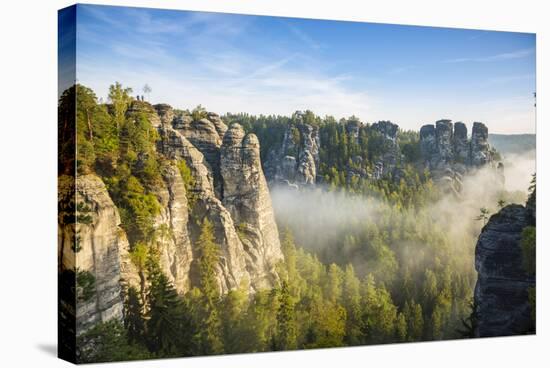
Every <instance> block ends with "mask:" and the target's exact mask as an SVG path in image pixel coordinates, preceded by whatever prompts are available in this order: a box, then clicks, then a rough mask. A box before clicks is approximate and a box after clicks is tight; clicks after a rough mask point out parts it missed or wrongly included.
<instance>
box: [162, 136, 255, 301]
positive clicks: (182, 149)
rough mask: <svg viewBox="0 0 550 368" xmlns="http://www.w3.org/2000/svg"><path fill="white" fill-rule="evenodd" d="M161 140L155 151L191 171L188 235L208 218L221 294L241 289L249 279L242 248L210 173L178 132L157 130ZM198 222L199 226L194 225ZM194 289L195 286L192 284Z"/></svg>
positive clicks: (192, 277) (194, 275) (201, 156)
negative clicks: (217, 249) (217, 259)
mask: <svg viewBox="0 0 550 368" xmlns="http://www.w3.org/2000/svg"><path fill="white" fill-rule="evenodd" d="M159 133H160V136H161V140H160V142H159V147H158V150H159V152H161V153H162V154H163V155H165V156H166V157H167V158H169V159H175V160H184V161H185V162H186V165H187V167H189V169H190V170H191V174H192V177H193V183H192V186H191V187H190V188H189V193H188V197H189V198H192V202H193V205H192V209H191V214H190V216H191V217H192V218H193V219H194V220H195V221H193V222H191V223H190V226H191V231H192V232H193V233H194V234H195V236H194V237H195V238H196V237H197V236H198V234H199V232H200V230H199V228H198V227H199V225H200V221H202V219H204V218H208V219H209V221H210V222H211V223H212V225H213V227H214V232H215V237H216V242H217V244H218V245H219V246H220V250H221V257H220V263H219V270H218V280H219V286H220V291H221V292H227V291H228V290H230V289H234V288H236V287H238V286H240V285H241V283H242V282H245V283H246V284H249V279H250V276H249V275H248V272H247V270H246V262H245V253H244V249H243V245H242V243H241V241H240V239H239V237H238V235H237V232H236V229H235V224H234V222H233V219H232V218H231V214H230V213H229V211H227V209H226V208H225V207H224V206H223V204H222V203H221V201H220V200H219V199H218V198H217V197H216V195H215V192H214V187H213V180H212V177H213V175H212V171H211V168H210V167H209V166H208V163H207V162H206V160H205V157H204V155H203V154H202V153H201V152H200V151H199V150H198V149H197V148H196V147H195V146H194V145H192V144H191V142H189V141H188V140H187V138H185V137H184V136H183V135H182V134H180V133H179V132H178V131H176V130H174V129H172V128H169V127H162V128H160V129H159ZM197 222H199V223H197ZM190 267H191V275H190V278H191V280H192V281H193V280H195V282H196V281H197V272H196V270H195V269H194V268H193V266H192V265H191V266H190ZM195 286H196V284H195Z"/></svg>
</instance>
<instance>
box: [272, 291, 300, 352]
mask: <svg viewBox="0 0 550 368" xmlns="http://www.w3.org/2000/svg"><path fill="white" fill-rule="evenodd" d="M274 345H275V346H274V348H275V350H292V349H296V348H297V345H296V321H295V311H294V302H293V300H292V297H291V295H290V292H289V290H288V284H287V282H286V281H283V282H282V286H281V290H280V297H279V310H278V311H277V334H276V337H275V344H274Z"/></svg>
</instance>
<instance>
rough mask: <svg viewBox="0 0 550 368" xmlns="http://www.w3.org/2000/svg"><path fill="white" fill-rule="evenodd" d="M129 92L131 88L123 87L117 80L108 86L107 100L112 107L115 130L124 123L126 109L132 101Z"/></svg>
mask: <svg viewBox="0 0 550 368" xmlns="http://www.w3.org/2000/svg"><path fill="white" fill-rule="evenodd" d="M131 93H132V89H131V88H124V87H122V84H120V83H119V82H115V84H114V85H111V86H110V87H109V100H110V102H111V104H112V107H113V115H114V121H115V124H116V127H117V130H118V129H119V128H120V127H121V126H122V124H123V123H124V120H125V119H124V117H125V114H126V110H128V106H129V105H130V102H131V101H132V97H131V96H130V94H131Z"/></svg>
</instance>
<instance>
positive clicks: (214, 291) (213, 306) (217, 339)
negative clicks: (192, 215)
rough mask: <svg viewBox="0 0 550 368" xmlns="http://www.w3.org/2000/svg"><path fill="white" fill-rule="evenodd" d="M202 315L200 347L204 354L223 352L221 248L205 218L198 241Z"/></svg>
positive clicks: (210, 224)
mask: <svg viewBox="0 0 550 368" xmlns="http://www.w3.org/2000/svg"><path fill="white" fill-rule="evenodd" d="M196 246H197V250H198V269H199V280H200V291H201V294H202V313H201V318H200V329H201V331H200V332H199V335H200V338H199V340H200V346H201V351H202V352H203V354H219V353H222V352H223V342H222V339H221V333H222V329H221V327H222V326H221V320H220V315H219V303H220V290H219V287H218V281H217V267H218V261H219V248H218V246H217V245H216V243H215V239H214V229H213V226H212V223H211V222H210V221H209V220H208V219H207V218H205V219H204V221H203V223H202V225H201V233H200V236H199V239H198V241H197V244H196Z"/></svg>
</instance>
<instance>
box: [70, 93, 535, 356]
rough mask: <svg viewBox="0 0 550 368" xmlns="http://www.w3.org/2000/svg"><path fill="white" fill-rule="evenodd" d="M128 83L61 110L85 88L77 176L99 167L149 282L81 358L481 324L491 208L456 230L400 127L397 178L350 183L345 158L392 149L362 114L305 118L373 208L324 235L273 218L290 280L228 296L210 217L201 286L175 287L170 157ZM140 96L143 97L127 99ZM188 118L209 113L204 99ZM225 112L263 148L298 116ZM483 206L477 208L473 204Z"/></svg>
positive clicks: (410, 334) (360, 339)
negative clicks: (477, 254) (479, 292)
mask: <svg viewBox="0 0 550 368" xmlns="http://www.w3.org/2000/svg"><path fill="white" fill-rule="evenodd" d="M130 94H131V90H130V89H128V88H124V87H123V86H121V85H120V84H118V83H117V84H115V85H112V86H111V88H110V93H109V104H101V103H99V102H98V99H97V98H96V96H95V94H94V92H93V91H92V90H91V89H89V88H87V87H85V86H81V85H77V86H75V87H73V88H71V89H69V90H67V91H65V93H64V94H63V95H62V96H61V98H60V120H61V121H62V120H63V117H64V114H66V116H68V115H70V114H71V112H72V108H74V101H75V98H76V114H77V127H76V133H77V134H76V136H77V141H76V146H77V153H78V155H77V162H76V167H77V170H78V173H80V174H85V173H92V172H93V173H96V174H97V175H98V176H100V177H101V178H102V180H103V181H104V182H105V183H106V185H107V188H108V191H109V194H110V196H111V197H112V199H113V201H114V202H115V204H116V206H117V207H118V208H119V210H120V213H121V219H122V227H123V228H124V230H125V231H126V232H127V234H128V238H129V241H130V247H131V257H132V261H133V262H134V263H135V264H136V266H137V267H139V269H140V270H141V271H142V273H141V274H142V276H143V280H142V281H143V282H147V284H148V285H150V287H148V288H147V291H146V293H145V294H144V295H142V293H141V292H140V291H139V290H136V289H133V288H129V289H128V290H126V291H125V297H126V300H125V313H124V314H125V319H124V321H123V322H122V323H121V322H115V321H111V322H108V323H103V324H99V325H97V326H95V327H94V328H92V329H91V330H90V331H88V332H86V333H85V334H83V335H81V336H80V337H79V338H78V343H77V347H78V349H79V351H78V359H79V361H80V362H100V361H112V360H122V359H143V358H147V357H154V358H159V357H176V356H191V355H205V354H221V353H240V352H260V351H272V350H289V349H310V348H321V347H333V346H350V345H362V344H375V343H376V344H378V343H392V342H406V341H424V340H439V339H452V338H459V337H468V336H470V335H471V329H472V327H473V326H472V324H473V323H474V322H473V321H472V320H471V319H468V318H469V316H470V315H471V312H472V295H473V286H474V283H475V271H474V269H473V256H474V246H475V239H476V237H477V235H478V234H479V231H480V229H481V227H482V226H483V224H484V221H486V216H481V217H479V218H478V219H477V220H476V217H475V216H473V215H470V213H469V212H468V211H466V212H465V213H464V216H463V218H462V220H461V224H460V226H459V228H457V229H456V231H449V230H448V229H449V226H450V227H453V226H455V223H454V222H455V221H456V217H453V216H455V215H454V214H451V212H453V213H455V212H456V209H452V208H451V209H449V212H445V211H443V210H442V208H443V207H445V206H443V205H441V201H442V200H444V199H445V198H444V194H443V193H441V192H440V191H439V190H438V189H437V186H435V185H434V183H433V181H432V178H431V177H430V173H429V172H427V171H424V170H423V169H421V168H419V167H418V165H415V163H416V162H417V161H418V159H419V154H420V153H419V142H418V134H417V133H416V132H405V131H400V133H399V139H398V145H399V150H400V152H401V153H402V155H403V162H402V175H401V177H400V179H399V180H395V179H394V178H383V179H381V180H378V181H372V180H368V179H359V178H356V179H354V180H348V179H347V178H346V176H345V172H346V170H347V168H348V167H349V166H350V165H357V163H355V162H353V160H352V158H353V157H355V156H360V157H361V158H362V161H361V162H362V163H361V164H360V165H362V166H363V168H370V167H372V165H373V163H374V161H375V160H376V159H377V157H379V156H380V155H381V154H382V153H383V151H384V140H383V139H382V138H381V137H380V135H379V134H378V133H377V132H375V131H374V130H372V129H370V125H368V124H366V125H365V126H364V127H363V128H362V129H360V135H359V140H358V142H355V141H353V140H351V139H350V138H349V136H348V134H347V132H346V129H345V125H346V123H348V122H349V121H353V120H355V118H354V117H351V118H349V119H346V120H345V121H340V122H338V121H336V120H335V119H334V118H331V117H326V118H320V117H317V116H315V115H314V114H313V113H312V112H307V113H306V116H305V122H306V123H310V124H314V125H317V126H319V128H320V139H321V147H322V150H321V152H320V168H319V170H320V172H319V176H320V177H322V178H323V181H324V183H325V184H327V188H328V191H330V192H333V193H338V195H339V196H342V197H341V198H348V199H349V198H352V200H354V199H353V198H360V201H362V202H361V203H363V204H364V205H365V206H368V207H369V211H370V212H369V216H368V217H362V216H358V217H357V218H356V219H355V220H354V221H350V222H349V224H348V225H347V226H343V227H340V228H339V229H338V231H337V232H333V233H331V234H329V235H328V236H327V234H321V233H319V234H312V233H310V232H308V229H309V228H310V227H309V226H308V222H311V221H323V218H319V217H315V216H312V217H311V218H305V219H303V221H304V223H303V224H300V223H298V224H297V223H293V224H290V223H288V221H287V220H285V219H284V218H277V221H278V224H279V232H280V237H281V244H282V248H283V253H284V257H285V261H284V262H282V263H281V264H280V265H279V267H278V273H279V276H280V279H281V282H280V283H279V285H278V286H277V287H275V288H273V289H271V290H262V291H259V292H256V293H255V294H253V295H251V294H249V293H248V290H247V289H245V288H240V289H237V290H232V291H230V292H229V293H227V294H225V295H220V292H219V290H218V288H217V287H216V280H215V268H216V263H217V259H218V247H217V245H216V243H215V240H214V239H215V238H214V234H213V228H212V225H211V224H210V223H209V222H208V220H205V221H203V222H202V223H201V225H200V236H199V237H198V239H197V240H196V244H194V247H195V248H196V249H197V250H198V254H199V258H198V262H199V267H198V269H199V273H200V287H197V288H193V289H192V290H190V291H189V292H187V293H186V294H185V295H178V293H177V292H176V290H175V288H174V286H173V285H171V284H170V282H169V281H168V279H167V277H166V276H165V275H163V273H162V272H161V270H160V267H159V261H158V257H159V255H158V251H157V249H156V246H155V239H156V236H157V235H158V234H156V230H155V229H154V228H153V227H152V220H153V218H154V216H155V215H156V214H157V213H158V211H159V203H158V199H157V198H156V197H155V194H154V193H155V190H154V189H155V186H156V185H158V183H159V182H160V180H161V173H162V170H163V169H164V167H165V166H166V164H167V163H168V162H166V161H165V160H166V159H165V158H163V157H161V156H160V155H159V154H157V153H156V150H155V144H156V142H157V140H158V139H159V136H158V134H157V132H156V130H155V129H154V128H153V127H152V126H151V123H150V121H149V118H148V112H147V111H152V110H151V109H152V107H151V106H150V105H149V104H148V103H147V102H143V101H135V100H134V99H133V98H132V97H131V95H130ZM132 103H133V104H140V105H141V107H142V108H141V109H139V110H136V109H132V110H129V107H130V105H131V104H132ZM190 115H191V116H193V117H194V118H197V119H200V118H201V117H203V116H204V114H202V113H201V110H200V109H197V110H195V111H194V112H190ZM223 118H224V120H225V121H226V122H228V123H229V122H232V121H237V122H239V123H241V124H242V125H243V127H244V128H245V130H246V131H249V132H254V133H255V134H256V135H257V136H258V138H259V141H260V142H261V155H262V159H264V158H265V157H266V156H267V155H268V153H269V152H270V151H271V150H273V149H275V147H277V146H278V145H279V144H280V143H281V140H282V137H283V134H284V130H285V129H286V128H287V126H288V124H289V123H290V122H292V119H293V118H292V117H282V116H260V117H254V116H249V115H246V114H239V115H227V116H224V117H223ZM60 157H61V159H60V163H61V164H60V171H61V172H65V171H66V168H65V167H64V166H63V163H70V160H71V150H70V146H67V147H65V148H63V147H61V148H60ZM178 165H179V167H180V169H181V170H180V171H181V173H182V177H183V178H184V181H185V182H186V183H188V182H190V181H192V180H193V178H192V177H190V173H189V169H188V168H186V166H185V163H184V162H183V161H182V162H179V163H178ZM67 167H70V164H69V165H67ZM338 198H340V197H338ZM514 198H515V197H513V196H510V195H509V194H506V193H494V195H491V196H489V197H487V198H485V200H486V201H487V202H490V203H492V208H490V210H491V211H495V210H497V209H498V206H499V204H498V201H499V200H501V201H503V202H509V201H513V200H514ZM445 203H446V205H447V206H453V205H455V204H458V203H459V202H445ZM501 204H502V203H501ZM479 207H480V205H479V204H478V203H476V204H475V205H474V206H473V208H474V209H475V211H476V215H477V212H479ZM459 211H460V209H459ZM488 211H489V210H488ZM302 225H303V226H302ZM456 226H458V225H456ZM300 228H302V229H303V230H302V231H300V230H299V229H300ZM458 233H460V234H461V235H460V236H457V234H458ZM526 247H528V246H527V245H526ZM83 280H84V279H83Z"/></svg>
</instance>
